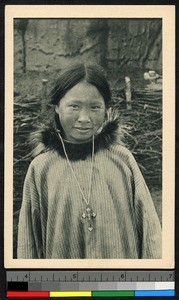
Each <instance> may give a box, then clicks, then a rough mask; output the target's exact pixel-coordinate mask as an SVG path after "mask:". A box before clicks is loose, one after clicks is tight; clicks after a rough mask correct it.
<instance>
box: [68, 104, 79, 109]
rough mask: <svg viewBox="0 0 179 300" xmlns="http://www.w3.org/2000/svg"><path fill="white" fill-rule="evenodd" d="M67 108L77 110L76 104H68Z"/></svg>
mask: <svg viewBox="0 0 179 300" xmlns="http://www.w3.org/2000/svg"><path fill="white" fill-rule="evenodd" d="M69 107H71V108H72V109H79V105H77V104H70V105H69Z"/></svg>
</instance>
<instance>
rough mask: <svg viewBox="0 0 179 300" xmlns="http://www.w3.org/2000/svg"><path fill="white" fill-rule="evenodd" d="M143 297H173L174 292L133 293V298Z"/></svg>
mask: <svg viewBox="0 0 179 300" xmlns="http://www.w3.org/2000/svg"><path fill="white" fill-rule="evenodd" d="M144 296H146V297H147V296H154V297H156V296H159V297H160V296H163V297H165V296H171V297H174V296H175V290H160V291H159V290H158V291H157V290H153V291H135V297H144Z"/></svg>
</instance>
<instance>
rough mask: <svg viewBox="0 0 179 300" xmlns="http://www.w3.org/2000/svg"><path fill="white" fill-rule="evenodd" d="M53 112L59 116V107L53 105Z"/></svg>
mask: <svg viewBox="0 0 179 300" xmlns="http://www.w3.org/2000/svg"><path fill="white" fill-rule="evenodd" d="M55 112H56V113H57V114H59V106H58V105H55Z"/></svg>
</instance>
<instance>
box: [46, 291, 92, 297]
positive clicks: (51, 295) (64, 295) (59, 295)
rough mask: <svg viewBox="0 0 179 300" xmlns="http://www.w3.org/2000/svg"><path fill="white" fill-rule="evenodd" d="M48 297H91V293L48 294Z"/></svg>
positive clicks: (66, 292) (67, 292) (65, 292)
mask: <svg viewBox="0 0 179 300" xmlns="http://www.w3.org/2000/svg"><path fill="white" fill-rule="evenodd" d="M50 297H92V292H90V291H82V292H80V291H64V292H62V291H60V292H50Z"/></svg>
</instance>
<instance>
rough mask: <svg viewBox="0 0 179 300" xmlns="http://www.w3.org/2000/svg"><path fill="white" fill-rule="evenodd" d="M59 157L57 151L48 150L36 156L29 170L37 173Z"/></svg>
mask: <svg viewBox="0 0 179 300" xmlns="http://www.w3.org/2000/svg"><path fill="white" fill-rule="evenodd" d="M58 159H59V155H58V154H57V153H56V152H55V151H47V152H45V153H42V154H39V155H38V156H36V157H35V158H34V159H33V160H32V161H31V163H30V165H29V170H33V171H34V172H35V173H36V172H39V171H43V170H46V169H47V168H48V167H49V166H50V165H53V164H54V163H55V162H56V161H57V160H58Z"/></svg>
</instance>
